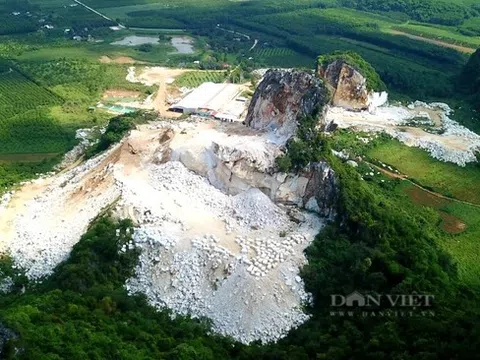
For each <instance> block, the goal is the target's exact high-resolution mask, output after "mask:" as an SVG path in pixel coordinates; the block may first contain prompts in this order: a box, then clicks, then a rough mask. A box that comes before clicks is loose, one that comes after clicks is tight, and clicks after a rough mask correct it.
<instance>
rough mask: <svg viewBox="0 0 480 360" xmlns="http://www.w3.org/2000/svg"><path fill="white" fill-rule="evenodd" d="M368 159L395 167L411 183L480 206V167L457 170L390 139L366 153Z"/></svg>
mask: <svg viewBox="0 0 480 360" xmlns="http://www.w3.org/2000/svg"><path fill="white" fill-rule="evenodd" d="M367 154H368V156H370V157H371V158H374V159H378V160H380V161H382V162H384V163H386V164H389V165H392V166H394V167H395V168H397V169H398V170H399V171H400V172H401V173H403V174H406V175H408V176H409V177H410V178H411V179H412V180H415V181H417V182H419V183H420V184H422V185H423V186H427V187H429V188H432V189H433V190H434V191H437V192H439V193H442V194H445V195H448V196H452V197H454V198H456V199H459V200H464V201H468V202H472V203H475V204H480V192H479V191H478V189H480V167H479V166H478V165H469V166H466V167H460V166H457V165H455V164H451V163H444V162H441V161H438V160H435V159H432V158H431V157H430V156H429V155H428V153H427V152H425V151H423V150H421V149H418V148H413V147H408V146H405V145H403V144H401V143H400V142H398V141H396V140H390V141H387V142H385V143H383V144H380V145H378V146H376V147H374V148H372V149H371V150H369V151H368V153H367Z"/></svg>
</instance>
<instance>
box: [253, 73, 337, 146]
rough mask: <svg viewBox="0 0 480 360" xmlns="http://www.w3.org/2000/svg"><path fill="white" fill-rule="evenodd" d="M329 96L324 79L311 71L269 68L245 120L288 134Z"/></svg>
mask: <svg viewBox="0 0 480 360" xmlns="http://www.w3.org/2000/svg"><path fill="white" fill-rule="evenodd" d="M329 97H330V94H329V92H328V90H327V89H326V87H325V85H324V83H323V81H322V80H320V79H318V78H317V77H315V76H314V75H312V74H309V73H308V72H305V71H298V70H292V71H286V70H269V71H268V72H267V73H266V74H265V76H264V78H263V80H262V82H261V83H260V84H259V86H258V88H257V90H256V91H255V93H254V95H253V98H252V101H251V103H250V107H249V109H248V114H247V117H246V120H245V123H246V124H247V125H248V126H250V127H251V128H253V129H257V130H268V131H274V132H275V133H276V134H277V135H280V136H286V137H289V136H292V135H294V134H295V131H296V129H297V122H298V121H299V120H300V119H301V118H302V117H305V116H307V115H312V114H314V113H315V112H316V110H317V109H318V108H321V107H322V106H323V105H324V104H325V103H327V102H328V100H329Z"/></svg>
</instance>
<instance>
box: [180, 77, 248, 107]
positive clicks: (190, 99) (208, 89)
mask: <svg viewBox="0 0 480 360" xmlns="http://www.w3.org/2000/svg"><path fill="white" fill-rule="evenodd" d="M241 92H242V86H241V85H236V84H214V83H211V82H207V83H203V84H202V85H200V86H199V87H198V88H196V89H195V90H193V91H192V92H191V93H190V94H188V95H187V96H185V97H184V98H183V99H182V100H180V101H179V102H178V103H176V104H175V105H173V106H172V108H174V109H183V110H196V109H208V110H213V111H221V110H222V108H223V107H225V106H226V105H227V104H228V103H230V102H231V101H233V100H235V98H236V97H237V96H238V95H239V94H240V93H241Z"/></svg>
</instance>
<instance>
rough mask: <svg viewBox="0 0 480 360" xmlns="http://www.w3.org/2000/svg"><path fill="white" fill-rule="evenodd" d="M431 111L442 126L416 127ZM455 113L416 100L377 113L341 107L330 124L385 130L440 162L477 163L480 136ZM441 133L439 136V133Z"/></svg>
mask: <svg viewBox="0 0 480 360" xmlns="http://www.w3.org/2000/svg"><path fill="white" fill-rule="evenodd" d="M425 109H426V110H429V111H430V112H433V113H435V114H436V116H437V117H438V118H439V119H440V124H439V126H436V127H434V128H433V130H435V131H434V132H433V133H432V132H427V131H425V130H424V129H423V128H425V126H419V127H412V126H410V125H409V122H410V121H412V120H413V119H419V118H425V120H426V122H429V121H430V122H431V121H432V119H430V116H429V114H428V113H426V112H425V111H423V110H425ZM451 113H452V110H451V109H450V107H449V106H448V105H447V104H443V103H431V104H426V103H424V102H420V101H416V102H415V103H412V104H410V105H408V107H401V106H383V107H380V108H378V109H376V110H375V111H374V112H367V111H364V112H351V111H347V110H344V109H341V108H338V107H335V108H330V109H329V110H328V112H327V122H331V121H333V122H334V123H336V124H338V125H339V127H341V128H354V129H360V130H362V131H369V132H379V131H385V132H386V133H388V134H389V135H391V136H392V137H394V138H396V139H398V140H399V141H401V142H403V143H405V144H406V145H408V146H415V147H419V148H422V149H424V150H426V151H427V152H428V153H429V154H430V156H432V157H433V158H435V159H438V160H440V161H445V162H452V163H454V164H457V165H459V166H465V165H466V164H468V163H471V162H476V161H477V158H476V156H475V154H476V153H477V152H479V151H480V136H479V135H477V134H476V133H474V132H472V131H470V130H468V129H467V128H466V127H464V126H462V125H460V124H458V123H457V122H455V121H453V120H452V119H451V118H450V117H449V116H450V115H451ZM435 132H437V133H435Z"/></svg>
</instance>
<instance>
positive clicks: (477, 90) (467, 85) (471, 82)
mask: <svg viewBox="0 0 480 360" xmlns="http://www.w3.org/2000/svg"><path fill="white" fill-rule="evenodd" d="M458 88H459V89H460V91H462V92H463V93H464V94H466V95H467V96H469V98H470V101H471V102H472V104H473V106H475V107H476V108H477V109H478V110H479V111H480V49H478V50H477V51H476V52H475V53H474V54H472V56H471V57H470V59H469V61H468V63H467V64H466V65H465V68H464V69H463V71H462V73H461V75H460V77H459V78H458Z"/></svg>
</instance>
